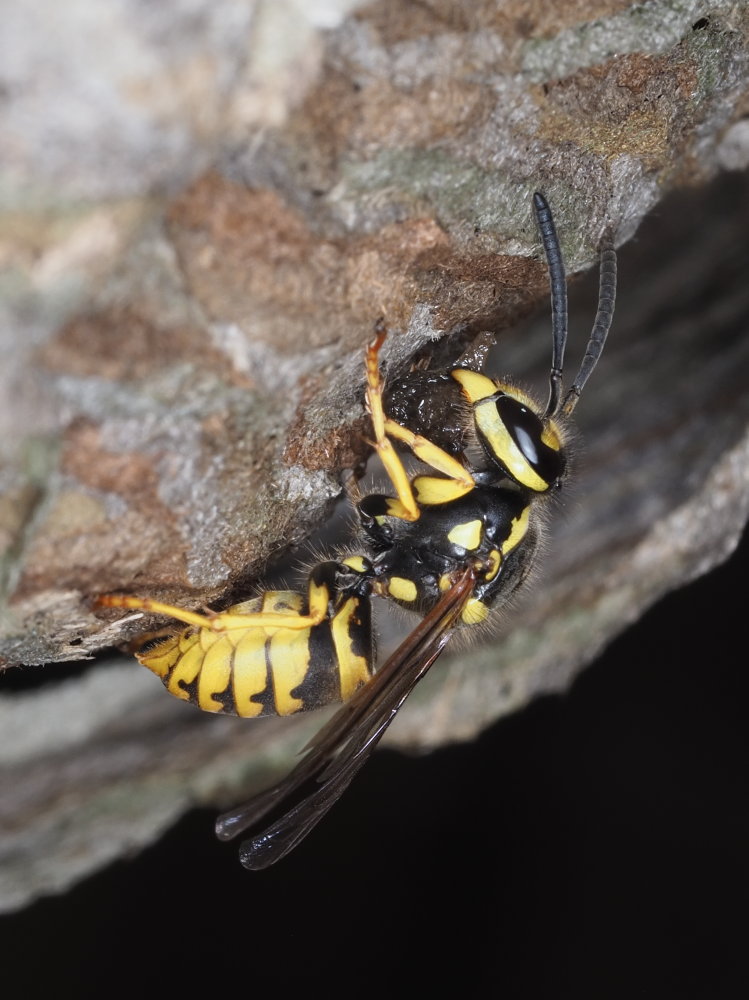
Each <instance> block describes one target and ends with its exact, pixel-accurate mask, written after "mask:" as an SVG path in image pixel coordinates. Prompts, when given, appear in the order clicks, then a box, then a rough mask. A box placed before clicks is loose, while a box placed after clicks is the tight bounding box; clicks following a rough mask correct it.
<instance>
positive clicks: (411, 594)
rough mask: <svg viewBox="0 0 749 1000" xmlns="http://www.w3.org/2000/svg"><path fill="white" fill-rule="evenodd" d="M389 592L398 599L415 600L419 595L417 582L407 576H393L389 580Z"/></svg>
mask: <svg viewBox="0 0 749 1000" xmlns="http://www.w3.org/2000/svg"><path fill="white" fill-rule="evenodd" d="M388 594H389V595H390V596H391V597H394V598H395V600H396V601H407V602H409V601H415V600H416V598H417V597H418V595H419V591H418V590H417V587H416V584H415V583H414V582H413V580H408V579H406V577H405V576H391V577H390V579H389V581H388Z"/></svg>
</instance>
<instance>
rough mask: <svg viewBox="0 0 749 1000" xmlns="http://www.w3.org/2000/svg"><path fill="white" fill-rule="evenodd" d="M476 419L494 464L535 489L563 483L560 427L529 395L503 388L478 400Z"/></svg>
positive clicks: (535, 491)
mask: <svg viewBox="0 0 749 1000" xmlns="http://www.w3.org/2000/svg"><path fill="white" fill-rule="evenodd" d="M474 419H475V423H476V433H477V435H478V438H479V441H480V442H481V445H482V447H483V449H484V452H485V453H486V456H487V458H488V459H489V461H490V462H491V463H492V464H493V465H495V466H498V467H499V468H500V469H501V470H502V471H503V472H506V473H507V475H509V476H510V478H512V479H514V480H515V482H516V483H519V484H520V485H521V486H524V487H526V488H527V489H529V490H532V491H533V492H534V493H545V492H547V491H548V490H549V489H551V488H553V487H556V486H559V484H560V482H561V480H562V477H563V476H564V471H565V467H566V458H565V453H564V448H563V445H562V438H561V434H560V432H559V428H558V427H557V425H556V423H555V422H554V421H553V420H552V419H550V418H548V417H544V418H542V417H539V415H538V413H537V412H536V407H535V406H534V404H533V403H532V402H531V401H530V400H529V399H527V398H525V397H524V396H522V395H520V394H518V393H516V392H512V391H505V390H504V388H502V389H500V391H498V392H495V393H493V394H492V395H491V396H487V397H485V398H484V399H480V400H478V401H477V402H476V403H475V404H474Z"/></svg>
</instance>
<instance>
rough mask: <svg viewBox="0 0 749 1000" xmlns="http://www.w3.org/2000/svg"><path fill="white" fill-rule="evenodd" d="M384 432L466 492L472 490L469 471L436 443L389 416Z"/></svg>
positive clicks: (472, 485) (471, 477) (471, 478)
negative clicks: (402, 425) (406, 446)
mask: <svg viewBox="0 0 749 1000" xmlns="http://www.w3.org/2000/svg"><path fill="white" fill-rule="evenodd" d="M385 433H386V434H387V435H388V436H389V437H392V438H395V439H396V440H398V441H402V442H403V443H404V444H406V445H408V447H409V448H410V449H411V451H412V452H413V453H414V455H416V457H417V458H418V459H421V461H422V462H424V463H425V464H426V465H431V467H432V468H433V469H436V470H437V472H442V473H444V475H446V476H449V477H450V479H454V480H455V481H456V482H457V483H459V484H460V485H461V486H463V487H464V488H465V490H466V492H468V491H469V490H472V489H473V487H474V486H475V485H476V483H475V482H474V479H473V476H472V475H471V473H470V472H469V471H468V469H466V468H465V466H464V465H461V463H460V462H459V461H458V460H457V458H453V457H452V455H448V453H447V452H446V451H443V450H442V448H438V447H437V445H436V444H432V442H431V441H429V440H427V438H425V437H422V436H421V434H414V432H413V431H410V430H408V428H407V427H401V425H400V424H396V422H395V421H394V420H390V419H389V418H388V419H386V420H385Z"/></svg>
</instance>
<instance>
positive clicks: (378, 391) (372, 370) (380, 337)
mask: <svg viewBox="0 0 749 1000" xmlns="http://www.w3.org/2000/svg"><path fill="white" fill-rule="evenodd" d="M386 336H387V330H386V329H385V327H384V325H382V324H381V323H378V325H377V336H376V337H375V339H374V340H373V341H372V342H371V344H370V345H369V347H368V348H367V409H368V410H369V413H370V415H371V417H372V428H373V430H374V435H375V440H374V446H375V448H376V449H377V453H378V454H379V456H380V458H381V459H382V464H383V465H384V466H385V471H386V472H387V474H388V476H390V482H391V483H392V484H393V488H394V489H395V492H396V493H397V494H398V500H399V501H400V506H401V508H402V515H400V516H402V518H403V520H404V521H418V519H419V507H418V504H417V503H416V498H415V497H414V493H413V490H412V489H411V481H410V480H409V478H408V474H407V473H406V470H405V468H404V467H403V462H402V461H401V459H400V455H399V454H398V452H397V451H396V450H395V448H394V447H393V445H392V442H391V441H390V439H389V438H388V436H387V434H386V432H385V413H384V410H383V408H382V379H381V378H380V363H379V353H380V348H381V347H382V345H383V343H384V341H385V337H386Z"/></svg>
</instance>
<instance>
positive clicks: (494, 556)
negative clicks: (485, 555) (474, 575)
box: [484, 549, 502, 581]
mask: <svg viewBox="0 0 749 1000" xmlns="http://www.w3.org/2000/svg"><path fill="white" fill-rule="evenodd" d="M489 559H490V560H491V565H490V567H489V569H488V571H487V572H486V573H485V574H484V579H485V580H487V581H489V580H493V579H494V577H495V576H496V575H497V573H499V569H500V566H501V565H502V553H501V552H500V551H499V550H498V549H492V550H491V552H490V553H489Z"/></svg>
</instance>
